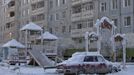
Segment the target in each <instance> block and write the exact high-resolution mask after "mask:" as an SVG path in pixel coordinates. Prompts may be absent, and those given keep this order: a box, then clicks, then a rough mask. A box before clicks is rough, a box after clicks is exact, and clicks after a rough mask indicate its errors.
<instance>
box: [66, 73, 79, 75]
mask: <svg viewBox="0 0 134 75" xmlns="http://www.w3.org/2000/svg"><path fill="white" fill-rule="evenodd" d="M64 75H77V74H76V73H64Z"/></svg>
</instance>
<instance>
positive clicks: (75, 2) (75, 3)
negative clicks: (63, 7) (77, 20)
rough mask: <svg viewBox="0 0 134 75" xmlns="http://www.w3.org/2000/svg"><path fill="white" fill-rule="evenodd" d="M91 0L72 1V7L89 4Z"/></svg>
mask: <svg viewBox="0 0 134 75" xmlns="http://www.w3.org/2000/svg"><path fill="white" fill-rule="evenodd" d="M91 1H92V0H72V6H73V5H77V4H81V3H86V2H91Z"/></svg>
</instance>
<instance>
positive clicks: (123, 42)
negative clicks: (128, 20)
mask: <svg viewBox="0 0 134 75" xmlns="http://www.w3.org/2000/svg"><path fill="white" fill-rule="evenodd" d="M122 45H123V69H124V68H126V40H125V39H124V38H123V41H122Z"/></svg>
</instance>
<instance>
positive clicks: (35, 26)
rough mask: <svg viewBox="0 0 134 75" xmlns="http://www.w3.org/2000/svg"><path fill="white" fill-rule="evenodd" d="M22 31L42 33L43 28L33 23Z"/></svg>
mask: <svg viewBox="0 0 134 75" xmlns="http://www.w3.org/2000/svg"><path fill="white" fill-rule="evenodd" d="M20 30H22V31H23V30H35V31H41V30H42V28H41V27H40V26H38V25H36V24H35V23H33V22H30V23H28V24H26V25H25V26H24V27H22V28H21V29H20Z"/></svg>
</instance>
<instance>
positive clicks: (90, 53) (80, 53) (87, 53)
mask: <svg viewBox="0 0 134 75" xmlns="http://www.w3.org/2000/svg"><path fill="white" fill-rule="evenodd" d="M79 55H80V56H81V55H82V56H102V55H101V54H100V53H99V52H75V53H74V54H72V57H74V56H79Z"/></svg>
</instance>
